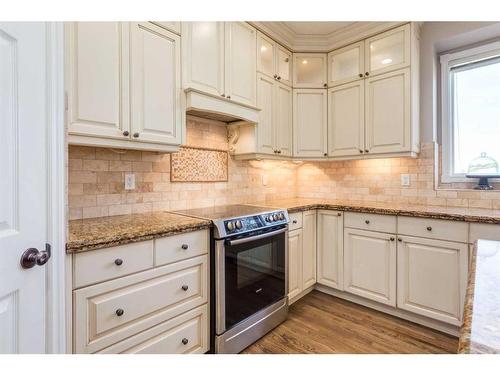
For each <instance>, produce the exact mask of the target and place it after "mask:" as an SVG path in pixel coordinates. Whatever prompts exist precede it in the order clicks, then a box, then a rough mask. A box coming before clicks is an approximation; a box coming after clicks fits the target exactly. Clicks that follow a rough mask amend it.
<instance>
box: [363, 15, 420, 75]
mask: <svg viewBox="0 0 500 375" xmlns="http://www.w3.org/2000/svg"><path fill="white" fill-rule="evenodd" d="M410 59H411V25H410V24H406V25H404V26H401V27H398V28H395V29H392V30H389V31H386V32H385V33H382V34H378V35H376V36H374V37H371V38H369V39H366V41H365V70H366V71H365V76H370V75H371V76H373V75H375V74H382V73H386V72H389V71H392V70H396V69H401V68H405V67H407V66H409V65H410Z"/></svg>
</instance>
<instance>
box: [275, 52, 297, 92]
mask: <svg viewBox="0 0 500 375" xmlns="http://www.w3.org/2000/svg"><path fill="white" fill-rule="evenodd" d="M292 65H293V64H292V53H291V52H290V51H289V50H287V49H286V48H285V47H282V46H281V45H279V44H277V45H276V67H277V70H278V77H277V78H278V81H280V82H281V83H283V84H285V85H287V86H291V85H292Z"/></svg>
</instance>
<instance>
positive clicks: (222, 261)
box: [176, 205, 288, 353]
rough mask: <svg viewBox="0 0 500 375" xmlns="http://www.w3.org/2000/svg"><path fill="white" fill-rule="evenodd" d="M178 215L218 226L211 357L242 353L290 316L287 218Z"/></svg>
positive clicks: (201, 212) (238, 208)
mask: <svg viewBox="0 0 500 375" xmlns="http://www.w3.org/2000/svg"><path fill="white" fill-rule="evenodd" d="M176 213H178V214H182V215H187V216H193V217H198V218H204V219H210V220H212V222H213V224H214V225H213V230H212V235H211V257H210V259H211V261H210V262H211V282H210V284H211V288H210V290H211V337H212V342H211V351H213V352H215V353H239V352H240V351H241V350H243V349H244V348H246V347H247V346H248V345H250V344H252V343H253V342H255V341H256V340H258V339H259V338H260V337H262V336H263V335H265V334H266V333H267V332H269V331H270V330H271V329H273V328H274V327H276V326H277V325H279V324H280V323H281V322H283V321H284V320H285V319H286V317H287V315H288V298H287V296H286V291H287V289H288V270H287V264H288V212H287V211H286V210H279V209H270V208H268V207H257V206H249V205H234V206H221V207H212V208H202V209H194V210H185V211H176Z"/></svg>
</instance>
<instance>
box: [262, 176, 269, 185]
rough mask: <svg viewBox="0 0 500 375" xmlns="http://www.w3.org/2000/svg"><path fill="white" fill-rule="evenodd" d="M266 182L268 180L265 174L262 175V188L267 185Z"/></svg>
mask: <svg viewBox="0 0 500 375" xmlns="http://www.w3.org/2000/svg"><path fill="white" fill-rule="evenodd" d="M268 180H269V179H268V177H267V174H265V175H262V185H263V186H267V184H268V182H269V181H268Z"/></svg>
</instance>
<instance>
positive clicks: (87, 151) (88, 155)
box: [68, 145, 95, 159]
mask: <svg viewBox="0 0 500 375" xmlns="http://www.w3.org/2000/svg"><path fill="white" fill-rule="evenodd" d="M68 159H95V148H94V147H86V146H74V145H70V146H69V147H68Z"/></svg>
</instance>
